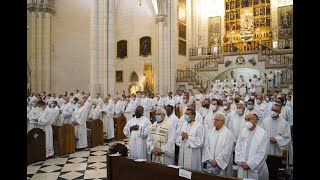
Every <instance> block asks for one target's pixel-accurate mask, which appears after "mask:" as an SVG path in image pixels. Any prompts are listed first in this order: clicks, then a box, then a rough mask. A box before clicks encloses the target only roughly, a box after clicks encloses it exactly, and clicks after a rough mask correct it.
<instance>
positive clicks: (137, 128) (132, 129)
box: [130, 124, 139, 131]
mask: <svg viewBox="0 0 320 180" xmlns="http://www.w3.org/2000/svg"><path fill="white" fill-rule="evenodd" d="M137 130H139V125H138V124H136V125H133V126H131V127H130V131H137Z"/></svg>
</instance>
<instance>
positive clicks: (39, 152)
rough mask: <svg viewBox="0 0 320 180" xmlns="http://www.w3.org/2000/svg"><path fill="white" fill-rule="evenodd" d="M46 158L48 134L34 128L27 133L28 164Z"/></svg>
mask: <svg viewBox="0 0 320 180" xmlns="http://www.w3.org/2000/svg"><path fill="white" fill-rule="evenodd" d="M44 160H46V134H45V132H44V131H43V130H42V129H40V128H33V129H31V130H30V131H29V132H28V134H27V165H29V164H31V163H34V162H37V161H44Z"/></svg>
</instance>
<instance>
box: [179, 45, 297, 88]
mask: <svg viewBox="0 0 320 180" xmlns="http://www.w3.org/2000/svg"><path fill="white" fill-rule="evenodd" d="M261 47H262V48H260V50H254V51H251V52H250V53H251V54H258V60H257V61H258V62H262V61H264V63H265V64H264V68H265V69H270V70H272V71H273V72H274V70H275V69H276V68H280V69H281V70H282V81H283V82H282V83H281V84H280V85H279V86H278V87H275V88H269V89H268V90H269V92H271V93H273V92H275V91H279V92H282V91H289V90H290V89H292V86H293V79H292V77H293V68H292V67H293V50H292V49H279V50H273V49H270V48H268V47H266V46H265V47H263V45H262V46H261ZM247 53H249V52H247ZM233 54H234V55H237V54H239V53H237V52H231V53H230V52H228V53H222V52H221V48H218V49H216V51H212V47H204V48H201V49H199V48H197V49H196V48H191V49H190V60H189V62H192V61H193V62H194V61H198V62H197V63H195V64H192V65H189V66H190V68H185V69H183V70H177V83H178V82H187V85H186V86H189V89H192V88H194V89H199V90H202V91H205V90H207V88H208V87H209V85H210V83H211V80H212V79H214V78H215V77H211V76H210V75H208V74H210V72H213V71H216V72H217V71H219V64H220V66H223V65H224V56H227V55H233ZM242 54H246V52H242ZM191 87H192V88H191ZM178 89H179V88H178ZM186 89H188V88H186Z"/></svg>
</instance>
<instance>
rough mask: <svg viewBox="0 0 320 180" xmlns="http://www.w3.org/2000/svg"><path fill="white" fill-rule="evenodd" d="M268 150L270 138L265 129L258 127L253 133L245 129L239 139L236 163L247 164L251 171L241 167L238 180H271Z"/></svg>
mask: <svg viewBox="0 0 320 180" xmlns="http://www.w3.org/2000/svg"><path fill="white" fill-rule="evenodd" d="M268 148H269V138H268V135H267V132H266V131H265V130H264V129H263V128H261V127H260V126H258V125H257V126H256V128H255V129H254V130H253V131H250V130H248V129H247V128H243V129H242V130H241V132H240V134H239V137H238V139H237V144H236V148H235V158H234V161H235V162H236V163H237V164H238V165H240V164H241V163H242V162H246V163H247V164H248V166H249V169H247V170H244V169H243V168H242V167H240V166H239V169H238V178H248V179H255V180H269V171H268V167H267V163H266V159H267V157H268V153H267V152H268V150H269V149H268Z"/></svg>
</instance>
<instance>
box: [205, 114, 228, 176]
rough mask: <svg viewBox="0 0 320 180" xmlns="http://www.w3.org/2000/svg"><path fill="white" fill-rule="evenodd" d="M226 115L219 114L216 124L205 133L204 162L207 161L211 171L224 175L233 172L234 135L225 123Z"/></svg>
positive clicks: (208, 168) (216, 117)
mask: <svg viewBox="0 0 320 180" xmlns="http://www.w3.org/2000/svg"><path fill="white" fill-rule="evenodd" d="M224 122H225V117H224V115H222V114H217V115H216V116H215V118H214V126H215V128H212V129H211V130H210V131H209V132H207V133H206V135H205V140H204V148H203V152H202V162H203V163H207V170H208V172H209V173H214V174H218V175H222V176H232V174H233V155H232V152H233V135H232V132H231V131H230V130H229V129H228V128H227V127H226V126H225V125H224Z"/></svg>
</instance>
